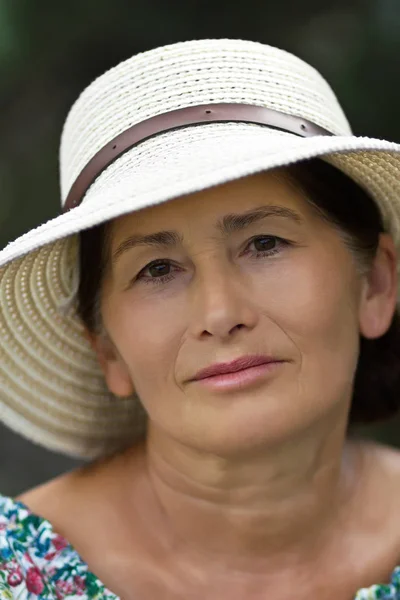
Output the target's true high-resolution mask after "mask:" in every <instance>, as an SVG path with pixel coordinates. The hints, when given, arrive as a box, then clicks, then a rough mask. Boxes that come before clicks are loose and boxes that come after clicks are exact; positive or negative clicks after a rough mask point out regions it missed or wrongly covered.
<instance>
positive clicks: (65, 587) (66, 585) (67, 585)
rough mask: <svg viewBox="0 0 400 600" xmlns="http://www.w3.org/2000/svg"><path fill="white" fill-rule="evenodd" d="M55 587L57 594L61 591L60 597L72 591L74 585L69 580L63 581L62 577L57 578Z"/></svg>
mask: <svg viewBox="0 0 400 600" xmlns="http://www.w3.org/2000/svg"><path fill="white" fill-rule="evenodd" d="M56 587H57V596H59V593H61V594H62V596H59V597H61V598H64V596H68V595H69V594H73V593H74V586H73V584H72V582H71V581H64V580H63V579H59V580H58V581H57V583H56Z"/></svg>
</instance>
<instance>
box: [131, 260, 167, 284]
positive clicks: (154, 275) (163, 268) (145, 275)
mask: <svg viewBox="0 0 400 600" xmlns="http://www.w3.org/2000/svg"><path fill="white" fill-rule="evenodd" d="M172 267H173V265H172V264H171V263H170V262H169V261H168V260H161V259H160V260H155V261H153V262H151V263H149V264H148V265H146V266H145V267H144V269H142V270H141V271H140V273H138V275H137V276H136V279H137V280H138V279H141V280H143V281H145V282H146V283H147V282H149V283H165V282H166V281H167V280H169V279H171V278H172V277H173V269H172Z"/></svg>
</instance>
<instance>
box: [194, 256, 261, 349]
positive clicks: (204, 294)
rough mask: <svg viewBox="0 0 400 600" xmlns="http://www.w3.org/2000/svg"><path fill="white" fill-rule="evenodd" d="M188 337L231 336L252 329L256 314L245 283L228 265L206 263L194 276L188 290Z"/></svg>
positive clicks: (256, 318) (224, 337) (220, 337)
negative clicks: (189, 301) (239, 331)
mask: <svg viewBox="0 0 400 600" xmlns="http://www.w3.org/2000/svg"><path fill="white" fill-rule="evenodd" d="M192 294H193V295H192V298H191V306H192V308H193V310H192V315H191V321H192V326H191V329H192V334H193V335H194V336H195V337H197V338H204V337H210V336H213V337H216V338H219V339H221V340H224V339H227V338H230V337H232V335H234V334H235V333H236V332H237V331H238V330H239V329H248V330H251V329H253V328H254V327H255V326H256V324H257V321H258V314H257V310H256V307H255V305H254V304H253V302H252V298H251V290H250V289H249V286H248V282H247V286H246V282H245V281H244V280H243V278H242V277H241V276H240V274H238V273H237V272H235V270H234V269H232V268H230V266H228V265H225V266H224V267H223V266H222V265H220V266H218V267H217V266H215V265H211V264H209V265H208V266H207V267H206V268H203V269H202V272H201V273H198V274H197V277H196V281H195V283H194V285H193V288H192Z"/></svg>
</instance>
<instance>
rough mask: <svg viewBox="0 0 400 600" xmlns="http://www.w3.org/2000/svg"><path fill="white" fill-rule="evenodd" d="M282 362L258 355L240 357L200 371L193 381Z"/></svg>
mask: <svg viewBox="0 0 400 600" xmlns="http://www.w3.org/2000/svg"><path fill="white" fill-rule="evenodd" d="M277 362H282V361H278V359H276V358H274V357H272V356H260V355H252V356H250V355H249V356H241V357H240V358H237V359H235V360H232V361H230V362H224V363H215V364H213V365H210V366H209V367H206V368H205V369H201V370H200V371H198V372H197V373H196V375H195V376H194V378H193V380H194V381H201V380H203V379H208V378H211V377H217V376H221V375H228V374H232V373H238V372H239V371H245V370H249V369H252V368H254V367H259V366H262V365H268V364H271V363H277Z"/></svg>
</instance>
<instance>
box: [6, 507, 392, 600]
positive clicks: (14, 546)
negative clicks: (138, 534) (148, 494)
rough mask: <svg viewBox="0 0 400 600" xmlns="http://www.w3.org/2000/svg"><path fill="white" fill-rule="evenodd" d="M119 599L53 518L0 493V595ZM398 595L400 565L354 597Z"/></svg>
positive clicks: (384, 599)
mask: <svg viewBox="0 0 400 600" xmlns="http://www.w3.org/2000/svg"><path fill="white" fill-rule="evenodd" d="M63 598H69V599H70V600H119V599H118V597H117V596H116V595H115V594H113V593H112V592H111V591H110V590H108V589H107V588H106V587H105V586H104V584H103V583H102V582H101V581H100V580H99V579H98V578H97V577H96V575H94V574H93V573H91V572H90V571H89V569H88V566H87V565H86V563H85V562H84V561H83V560H82V559H81V557H80V556H79V554H78V553H77V552H76V550H74V548H73V547H72V546H71V545H70V544H69V543H68V542H67V540H66V539H65V538H63V537H62V536H60V535H58V534H57V533H55V532H54V530H53V528H52V526H51V524H50V523H49V521H46V520H45V519H42V518H41V517H39V516H37V515H35V514H33V513H32V512H30V510H29V509H28V508H27V507H26V506H25V505H24V504H22V503H21V502H16V501H15V500H13V499H12V498H7V497H5V496H1V495H0V600H13V599H15V600H17V599H18V600H62V599H63ZM378 599H380V600H400V566H398V567H396V568H395V569H394V571H393V575H392V580H391V582H390V583H388V584H387V585H383V584H379V585H373V586H372V587H370V588H364V589H361V590H359V591H358V592H357V594H356V596H355V598H354V600H378Z"/></svg>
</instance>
